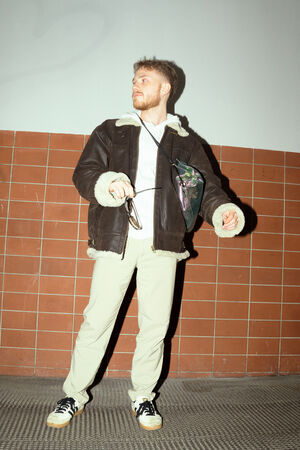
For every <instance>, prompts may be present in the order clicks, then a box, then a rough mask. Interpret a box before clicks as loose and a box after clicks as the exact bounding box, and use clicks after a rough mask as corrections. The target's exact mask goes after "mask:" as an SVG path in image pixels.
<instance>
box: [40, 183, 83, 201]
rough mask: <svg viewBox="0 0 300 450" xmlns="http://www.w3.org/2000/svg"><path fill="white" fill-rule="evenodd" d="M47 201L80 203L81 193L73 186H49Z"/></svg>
mask: <svg viewBox="0 0 300 450" xmlns="http://www.w3.org/2000/svg"><path fill="white" fill-rule="evenodd" d="M46 202H52V203H53V202H54V203H79V194H78V192H77V191H76V190H75V189H74V188H73V187H72V186H47V191H46Z"/></svg>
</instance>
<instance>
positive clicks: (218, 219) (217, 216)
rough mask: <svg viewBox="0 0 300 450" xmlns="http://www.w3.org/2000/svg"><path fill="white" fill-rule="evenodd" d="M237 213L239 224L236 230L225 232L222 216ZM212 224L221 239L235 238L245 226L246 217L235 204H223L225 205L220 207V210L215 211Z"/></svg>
mask: <svg viewBox="0 0 300 450" xmlns="http://www.w3.org/2000/svg"><path fill="white" fill-rule="evenodd" d="M228 210H229V211H232V210H233V211H235V212H236V213H237V216H238V224H237V227H236V228H235V229H234V230H224V228H223V227H222V225H223V218H222V215H223V213H224V212H225V211H228ZM212 223H213V226H214V227H215V233H216V235H217V236H219V237H233V236H235V235H236V234H239V233H240V232H241V231H242V229H243V228H244V225H245V216H244V213H243V211H242V210H241V209H240V208H239V207H238V206H237V205H235V204H234V203H223V205H220V206H218V208H217V209H216V210H215V212H214V214H213V217H212Z"/></svg>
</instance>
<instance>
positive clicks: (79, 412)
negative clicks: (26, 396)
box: [47, 408, 84, 428]
mask: <svg viewBox="0 0 300 450" xmlns="http://www.w3.org/2000/svg"><path fill="white" fill-rule="evenodd" d="M83 411H84V408H82V409H80V410H79V411H77V412H76V413H75V414H74V416H73V417H75V416H79V415H80V414H82V413H83ZM73 417H72V418H73ZM71 420H72V419H70V420H68V422H64V423H53V422H47V425H48V427H51V428H63V427H66V426H67V425H69V423H70V422H71Z"/></svg>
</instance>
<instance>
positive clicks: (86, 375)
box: [63, 238, 177, 403]
mask: <svg viewBox="0 0 300 450" xmlns="http://www.w3.org/2000/svg"><path fill="white" fill-rule="evenodd" d="M151 245H152V239H142V240H140V239H130V238H129V239H128V241H127V245H126V251H125V255H124V259H122V260H119V259H115V258H113V257H108V256H105V257H102V256H100V257H98V258H97V259H96V262H95V265H94V272H93V278H92V284H91V292H90V300H89V303H88V305H87V307H86V308H85V310H84V321H83V323H82V325H81V328H80V330H79V333H78V336H77V339H76V344H75V348H74V352H73V355H72V361H71V368H70V372H69V374H68V376H67V378H66V380H65V383H64V385H63V390H64V392H65V394H66V395H67V396H70V397H74V398H76V399H77V400H78V401H79V402H80V403H86V402H87V401H88V399H89V397H88V394H87V392H86V389H87V388H88V387H89V386H90V385H91V384H92V382H93V380H94V378H95V376H96V373H97V370H98V368H99V366H100V363H101V360H102V358H103V356H104V353H105V351H106V348H107V345H108V342H109V339H110V336H111V333H112V330H113V327H114V324H115V321H116V318H117V315H118V312H119V308H120V306H121V303H122V301H123V298H124V295H125V293H126V290H127V288H128V285H129V283H130V280H131V278H132V274H133V272H134V270H135V268H137V277H136V283H137V296H138V325H139V333H138V335H137V337H136V348H135V351H134V356H133V361H132V370H131V381H132V386H133V389H130V390H129V391H128V393H129V396H130V398H131V400H132V401H134V400H135V399H136V398H137V397H139V396H147V397H148V398H149V399H152V398H153V397H154V395H155V394H154V393H153V389H154V387H155V385H156V383H157V381H158V378H159V376H160V373H161V369H162V362H163V350H164V338H165V335H166V332H167V329H168V325H169V320H170V312H171V308H172V302H173V291H174V282H175V274H176V264H177V260H176V258H175V257H172V256H162V255H157V254H155V252H153V251H152V249H151Z"/></svg>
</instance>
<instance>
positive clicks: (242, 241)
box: [219, 234, 251, 249]
mask: <svg viewBox="0 0 300 450" xmlns="http://www.w3.org/2000/svg"><path fill="white" fill-rule="evenodd" d="M219 247H220V248H236V249H249V248H250V247H251V237H250V234H248V235H246V236H235V237H234V238H230V239H228V238H220V240H219Z"/></svg>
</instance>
